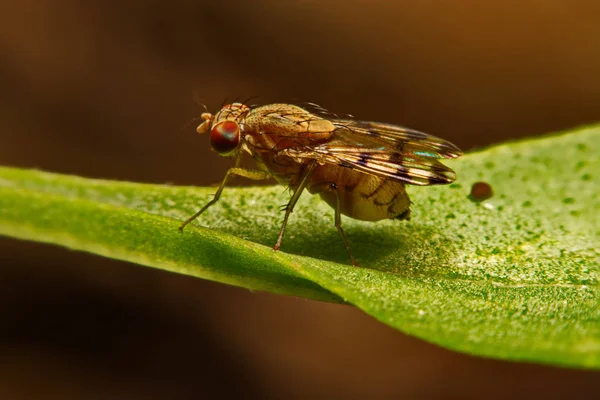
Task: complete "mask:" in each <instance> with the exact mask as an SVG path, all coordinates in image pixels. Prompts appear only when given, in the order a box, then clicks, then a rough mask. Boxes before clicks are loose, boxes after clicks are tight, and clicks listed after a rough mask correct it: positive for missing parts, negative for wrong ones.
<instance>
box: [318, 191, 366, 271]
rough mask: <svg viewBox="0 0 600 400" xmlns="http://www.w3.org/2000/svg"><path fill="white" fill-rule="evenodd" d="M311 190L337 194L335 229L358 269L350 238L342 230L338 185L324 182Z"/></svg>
mask: <svg viewBox="0 0 600 400" xmlns="http://www.w3.org/2000/svg"><path fill="white" fill-rule="evenodd" d="M311 190H312V191H313V193H319V192H332V193H334V194H335V220H334V221H335V228H336V229H337V231H338V233H339V234H340V236H341V237H342V240H343V242H344V247H345V248H346V252H347V253H348V256H349V257H350V262H352V265H354V266H355V267H357V266H358V262H357V261H356V258H354V256H353V255H352V250H350V243H349V242H348V238H347V237H346V233H345V232H344V229H342V211H341V210H342V207H341V199H340V192H339V190H338V186H337V184H335V183H334V182H330V183H326V182H323V183H320V184H318V185H316V186H313V187H312V188H311Z"/></svg>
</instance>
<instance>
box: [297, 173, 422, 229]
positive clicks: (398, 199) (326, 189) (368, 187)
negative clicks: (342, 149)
mask: <svg viewBox="0 0 600 400" xmlns="http://www.w3.org/2000/svg"><path fill="white" fill-rule="evenodd" d="M332 184H333V185H332ZM308 190H309V191H310V192H311V193H313V194H317V193H318V194H319V195H320V196H321V198H322V199H323V200H324V201H325V202H326V203H327V204H329V205H330V206H331V207H333V208H335V207H336V202H337V195H336V193H335V191H337V193H338V195H339V198H340V211H341V213H342V214H344V215H346V216H348V217H351V218H354V219H359V220H363V221H379V220H382V219H387V218H396V217H398V216H399V215H401V214H403V213H404V212H406V211H407V210H408V208H409V207H410V199H409V198H408V194H407V193H406V190H405V188H404V184H403V183H401V182H397V181H392V180H389V179H387V180H386V179H385V178H380V177H378V176H374V175H368V174H365V173H362V172H359V171H356V170H352V169H349V168H344V167H341V166H330V165H324V166H321V167H318V168H317V169H316V170H315V172H314V173H313V175H312V178H311V184H310V186H309V188H308Z"/></svg>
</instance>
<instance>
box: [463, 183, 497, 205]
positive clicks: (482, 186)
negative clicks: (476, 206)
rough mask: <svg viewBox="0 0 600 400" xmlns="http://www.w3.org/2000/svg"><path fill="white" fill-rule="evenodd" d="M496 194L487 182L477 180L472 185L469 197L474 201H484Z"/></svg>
mask: <svg viewBox="0 0 600 400" xmlns="http://www.w3.org/2000/svg"><path fill="white" fill-rule="evenodd" d="M493 195H494V192H493V191H492V187H491V186H490V184H489V183H487V182H475V183H474V184H473V186H471V193H470V194H469V198H470V199H471V200H472V201H483V200H487V199H489V198H490V197H492V196H493Z"/></svg>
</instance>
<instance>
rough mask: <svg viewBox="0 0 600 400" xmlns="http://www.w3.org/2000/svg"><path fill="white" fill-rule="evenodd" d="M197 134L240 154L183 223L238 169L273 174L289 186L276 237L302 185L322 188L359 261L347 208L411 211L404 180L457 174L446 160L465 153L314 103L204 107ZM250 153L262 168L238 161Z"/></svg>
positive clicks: (257, 175) (383, 213)
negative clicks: (345, 227)
mask: <svg viewBox="0 0 600 400" xmlns="http://www.w3.org/2000/svg"><path fill="white" fill-rule="evenodd" d="M201 118H202V120H203V122H202V123H201V124H200V125H199V126H198V128H197V129H196V130H197V132H198V133H207V132H208V133H209V137H210V144H211V147H212V149H213V150H214V151H216V152H217V153H218V154H220V155H222V156H230V157H234V158H235V164H234V166H233V167H232V168H230V169H229V170H228V171H227V173H226V174H225V178H224V179H223V181H222V182H221V185H220V186H219V188H218V189H217V192H216V193H215V195H214V197H213V199H212V200H211V201H210V202H208V203H207V204H206V205H205V206H204V207H202V208H201V209H200V210H199V211H198V212H197V213H195V214H194V215H192V216H191V217H190V218H188V219H187V220H186V221H185V222H184V223H183V224H182V225H181V226H180V227H179V229H180V230H183V228H184V227H185V226H186V225H187V224H189V223H190V222H192V221H193V220H195V219H196V218H198V216H200V215H201V214H202V213H203V212H204V211H205V210H206V209H207V208H208V207H210V206H212V205H213V204H215V203H216V202H217V201H218V200H219V197H220V196H221V193H222V192H223V188H224V187H225V185H226V184H227V182H228V180H229V178H231V177H232V176H233V175H238V176H242V177H245V178H249V179H253V180H263V179H269V178H271V177H273V178H275V179H276V180H277V181H278V182H279V183H281V184H283V185H286V186H288V187H289V188H290V190H291V194H292V195H291V198H290V201H289V202H288V203H287V205H286V206H285V207H284V211H285V216H284V218H283V223H282V225H281V231H280V233H279V237H278V238H277V242H276V243H275V246H274V247H273V249H274V250H278V249H279V248H280V247H281V242H282V240H283V236H284V232H285V227H286V225H287V222H288V218H289V216H290V213H291V212H292V210H293V209H294V206H295V205H296V202H297V201H298V199H299V198H300V195H301V194H302V192H303V191H304V190H305V189H306V190H308V191H309V192H310V193H311V194H318V195H319V196H320V197H321V198H322V199H323V200H324V201H325V202H326V203H327V204H329V205H330V206H331V207H332V208H333V209H334V210H335V218H334V223H335V227H336V228H337V230H338V232H339V234H340V236H341V237H342V240H343V242H344V246H345V248H346V251H347V253H348V255H349V257H350V260H351V262H352V264H353V265H358V264H357V262H356V259H355V258H354V256H353V255H352V251H351V250H350V245H349V243H348V239H347V237H346V234H345V233H344V230H343V229H342V219H341V216H342V215H346V216H348V217H351V218H354V219H358V220H363V221H379V220H382V219H387V218H392V219H394V218H395V219H401V220H406V219H409V218H410V199H409V197H408V194H407V193H406V190H405V185H406V184H411V185H419V186H427V185H441V184H448V183H451V182H453V181H454V180H455V178H456V176H455V173H454V171H453V170H452V169H450V168H448V167H446V166H445V165H443V164H442V163H441V162H440V161H439V160H440V159H449V158H456V157H459V156H460V155H462V152H461V151H460V150H459V149H458V147H456V146H455V145H453V144H452V143H450V142H448V141H446V140H443V139H440V138H437V137H435V136H431V135H429V134H426V133H422V132H419V131H415V130H412V129H408V128H404V127H401V126H396V125H391V124H385V123H379V122H366V121H358V120H355V119H352V118H341V117H338V116H337V115H335V114H333V113H330V112H328V111H326V110H324V109H323V108H321V107H319V106H316V105H314V104H308V105H307V106H304V107H300V106H297V105H292V104H268V105H264V106H257V107H249V106H247V105H245V104H243V103H232V104H228V105H226V106H224V107H222V108H221V109H220V110H219V111H218V112H217V113H216V114H211V113H208V112H205V113H203V114H202V116H201ZM244 153H247V154H249V155H250V156H251V157H252V158H253V159H254V160H255V161H256V165H257V169H246V168H241V167H240V161H241V156H242V154H244Z"/></svg>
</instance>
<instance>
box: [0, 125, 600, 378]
mask: <svg viewBox="0 0 600 400" xmlns="http://www.w3.org/2000/svg"><path fill="white" fill-rule="evenodd" d="M449 164H451V166H452V167H453V168H454V169H455V170H456V171H457V174H458V176H459V179H458V181H457V183H455V184H453V185H450V186H446V187H410V188H409V190H410V194H411V198H412V200H413V202H414V204H413V208H412V220H411V221H408V222H407V221H397V220H388V221H382V222H377V223H369V222H361V221H354V220H351V219H348V218H345V219H344V220H343V224H344V228H345V231H346V233H347V234H348V237H349V240H350V243H351V246H352V248H353V251H354V253H355V256H356V257H357V259H358V261H359V262H360V263H361V267H352V266H351V265H349V263H348V259H347V255H346V252H345V250H344V247H343V245H342V241H341V239H340V238H339V236H338V234H337V231H336V229H335V228H334V226H333V212H332V210H331V209H329V208H328V207H327V206H326V205H325V204H324V203H323V202H322V201H319V199H318V198H317V197H314V196H309V195H305V196H303V197H302V198H301V200H300V202H299V203H298V205H297V207H296V212H295V213H294V214H293V215H292V217H291V219H290V224H289V225H288V230H287V233H286V238H285V240H284V243H283V247H282V251H280V252H273V251H272V250H271V246H272V245H273V244H274V242H275V239H276V237H277V233H278V231H279V227H280V223H281V218H282V214H281V213H280V212H279V211H278V208H279V206H280V205H281V204H285V203H286V201H287V199H288V198H289V195H288V194H287V193H286V192H285V191H284V190H283V188H282V187H280V186H277V187H255V188H227V189H226V190H225V192H224V194H223V196H222V200H221V201H220V202H219V203H218V204H217V205H215V206H214V207H212V208H210V209H209V210H208V211H207V212H206V213H205V214H204V215H202V217H201V218H200V219H199V220H198V221H197V222H195V223H194V224H193V225H190V226H189V227H188V228H187V229H186V231H185V232H184V233H180V232H179V231H178V230H177V227H178V225H179V224H180V222H181V221H182V220H183V219H185V218H186V217H187V216H189V215H190V214H192V213H193V212H194V211H196V210H197V209H198V208H199V207H200V206H201V205H203V204H205V202H207V201H208V200H209V199H210V194H211V193H212V192H214V188H212V189H211V188H188V187H172V186H164V185H163V186H161V185H146V184H137V183H127V182H114V181H102V180H92V179H85V178H78V177H73V176H65V175H57V174H50V173H46V172H39V171H32V170H20V169H14V168H0V234H4V235H8V236H12V237H17V238H22V239H29V240H36V241H41V242H48V243H55V244H60V245H63V246H67V247H70V248H73V249H79V250H84V251H89V252H92V253H95V254H100V255H103V256H107V257H112V258H117V259H122V260H128V261H132V262H136V263H139V264H142V265H147V266H151V267H155V268H161V269H165V270H169V271H174V272H178V273H183V274H188V275H193V276H197V277H201V278H205V279H211V280H215V281H219V282H223V283H227V284H232V285H237V286H241V287H245V288H249V289H252V290H266V291H271V292H275V293H282V294H288V295H295V296H302V297H307V298H311V299H317V300H325V301H333V302H347V303H350V304H353V305H355V306H356V307H358V308H360V309H362V310H364V311H365V312H366V313H368V314H370V315H372V316H373V317H375V318H377V319H378V320H380V321H382V322H384V323H386V324H388V325H391V326H393V327H395V328H397V329H399V330H401V331H403V332H406V333H409V334H412V335H415V336H418V337H421V338H423V339H426V340H429V341H431V342H434V343H437V344H440V345H442V346H445V347H448V348H451V349H455V350H459V351H464V352H468V353H472V354H477V355H481V356H490V357H496V358H503V359H510V360H526V361H534V362H543V363H551V364H555V365H564V366H576V367H589V368H599V367H600V297H599V296H600V293H599V280H598V277H599V275H598V274H599V269H600V263H599V259H600V257H599V256H600V224H599V222H600V221H599V218H598V216H599V215H600V185H599V184H598V182H600V128H598V127H592V128H587V129H581V130H578V131H573V132H570V133H567V134H562V135H556V136H549V137H546V138H542V139H535V140H528V141H522V142H517V143H509V144H505V145H500V146H497V147H492V148H489V149H486V150H483V151H480V152H476V153H472V154H468V155H466V156H464V157H462V158H460V159H458V160H454V161H451V162H449ZM481 180H483V181H485V182H488V183H489V184H491V186H492V188H493V191H494V196H493V197H491V198H490V199H488V200H485V201H483V202H474V201H472V200H470V199H469V197H468V195H469V191H470V187H471V185H472V184H473V183H475V182H476V181H481Z"/></svg>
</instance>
